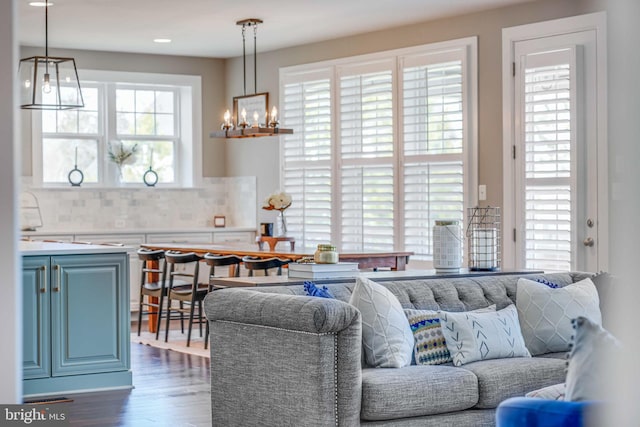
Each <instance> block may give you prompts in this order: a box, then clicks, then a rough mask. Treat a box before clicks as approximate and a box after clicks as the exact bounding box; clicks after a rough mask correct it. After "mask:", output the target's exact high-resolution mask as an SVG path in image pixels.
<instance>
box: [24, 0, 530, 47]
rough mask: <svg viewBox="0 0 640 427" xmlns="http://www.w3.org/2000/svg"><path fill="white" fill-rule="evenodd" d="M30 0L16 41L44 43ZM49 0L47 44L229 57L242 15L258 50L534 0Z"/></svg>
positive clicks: (39, 13) (38, 11)
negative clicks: (250, 21) (253, 23)
mask: <svg viewBox="0 0 640 427" xmlns="http://www.w3.org/2000/svg"><path fill="white" fill-rule="evenodd" d="M29 1H31V0H19V3H20V8H19V40H20V44H21V45H25V46H42V47H43V48H44V39H45V32H44V8H42V7H32V6H29V5H28V3H29ZM50 1H51V2H53V6H51V7H49V47H58V48H73V49H88V50H105V51H117V52H138V53H152V54H168V55H186V56H203V57H215V58H228V57H233V56H239V55H241V54H242V36H241V30H240V27H239V26H237V25H236V21H238V20H241V19H246V18H259V19H262V20H263V21H264V24H262V25H260V26H259V27H258V52H264V51H269V50H274V49H279V48H284V47H290V46H295V45H300V44H306V43H311V42H316V41H322V40H329V39H334V38H338V37H343V36H348V35H353V34H360V33H366V32H370V31H375V30H381V29H385V28H392V27H398V26H402V25H406V24H412V23H416V22H423V21H427V20H431V19H437V18H442V17H446V16H452V15H459V14H463V13H469V12H475V11H479V10H485V9H492V8H497V7H501V6H505V5H509V4H515V3H525V2H527V1H532V0H235V1H229V0H227V1H224V0H50ZM247 36H248V37H253V31H252V30H251V31H250V32H249V34H247ZM159 37H166V38H170V39H172V43H170V44H158V43H154V42H153V39H154V38H159ZM247 49H250V51H251V50H253V42H252V40H247ZM250 51H249V52H250Z"/></svg>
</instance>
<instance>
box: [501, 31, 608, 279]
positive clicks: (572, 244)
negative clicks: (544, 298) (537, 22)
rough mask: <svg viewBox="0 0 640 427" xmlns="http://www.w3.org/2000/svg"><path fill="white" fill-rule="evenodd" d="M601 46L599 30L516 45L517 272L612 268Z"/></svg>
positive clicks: (514, 170)
mask: <svg viewBox="0 0 640 427" xmlns="http://www.w3.org/2000/svg"><path fill="white" fill-rule="evenodd" d="M597 47H598V43H597V31H596V30H595V29H594V30H584V31H576V32H571V33H569V34H562V35H554V36H547V37H539V38H530V39H527V40H521V41H516V42H514V43H513V79H512V84H513V104H512V109H513V111H512V116H511V117H512V119H513V126H512V129H513V135H512V136H513V138H512V144H513V147H512V156H511V157H512V159H511V160H512V162H513V166H512V168H511V169H510V170H511V171H512V173H513V187H512V191H513V194H512V198H511V200H512V203H513V206H514V208H513V210H512V212H511V215H512V217H511V221H512V222H511V224H512V225H513V242H510V245H512V249H513V252H512V254H513V266H514V267H517V268H531V269H542V270H545V271H568V270H582V271H598V270H600V269H603V268H606V264H607V259H606V249H607V239H606V218H601V216H603V212H605V211H606V203H607V202H606V200H607V199H606V186H603V182H604V183H606V177H605V176H604V174H605V173H606V170H604V171H599V163H600V166H602V162H601V161H600V162H599V156H604V159H606V152H603V147H604V145H603V144H602V141H601V139H603V137H602V136H601V135H602V132H601V131H602V129H599V126H602V121H601V118H599V113H600V114H601V115H606V111H602V109H603V107H604V106H605V104H604V103H602V104H599V103H600V99H601V98H602V96H603V94H602V93H601V92H600V91H599V88H598V83H599V78H600V79H601V78H602V76H598V70H599V67H598V55H597ZM599 109H601V110H600V111H599ZM605 123H606V122H605ZM605 148H606V147H605ZM600 168H601V167H600ZM506 173H508V172H506ZM603 192H604V193H605V194H601V193H603ZM600 225H601V226H600ZM508 231H510V230H505V232H508Z"/></svg>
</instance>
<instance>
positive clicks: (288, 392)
mask: <svg viewBox="0 0 640 427" xmlns="http://www.w3.org/2000/svg"><path fill="white" fill-rule="evenodd" d="M588 276H589V274H587V273H554V274H543V275H528V276H527V277H529V278H536V277H543V278H545V279H547V280H550V281H552V282H554V283H558V284H560V285H561V286H566V285H567V284H570V283H573V282H576V281H579V280H582V279H584V278H586V277H588ZM518 277H519V276H512V275H503V276H482V277H468V278H438V279H421V280H407V281H387V282H380V283H381V284H382V285H384V286H386V287H387V288H388V289H389V290H390V291H391V292H392V293H393V294H394V295H396V296H397V297H398V299H399V301H400V303H401V304H402V305H403V307H404V308H415V309H430V310H437V309H442V310H447V311H468V310H475V309H478V308H482V307H487V306H489V305H491V304H496V305H497V309H502V308H504V307H506V306H507V305H509V304H512V303H514V302H515V298H516V283H517V280H518ZM353 285H354V284H353V283H343V284H330V285H327V287H328V288H329V289H330V291H331V292H332V293H333V295H335V296H336V299H335V300H332V299H324V298H317V297H307V296H304V295H305V292H304V289H303V288H302V286H276V287H263V288H244V289H240V288H236V289H224V290H220V291H216V292H213V293H211V294H209V295H208V296H207V298H206V299H205V312H206V315H207V318H208V319H209V326H210V334H211V405H212V424H213V425H214V426H246V427H248V426H331V425H336V426H359V425H366V426H382V425H384V426H388V425H389V426H390V425H393V426H456V427H463V426H473V427H477V426H492V425H494V424H495V420H494V419H495V418H494V417H495V415H494V414H495V408H496V407H497V406H498V404H499V403H500V402H501V401H503V400H505V399H507V398H509V397H513V396H523V395H524V394H526V393H527V392H529V391H532V390H536V389H539V388H542V387H545V386H549V385H553V384H557V383H560V382H563V381H564V377H565V374H564V370H565V353H554V354H546V355H543V356H538V357H533V358H513V359H496V360H485V361H479V362H473V363H469V364H466V365H464V366H463V367H454V366H453V365H451V364H447V365H438V366H421V365H418V366H416V365H412V366H409V367H406V368H401V369H375V368H367V367H366V366H363V362H362V356H361V346H362V344H361V333H362V330H361V319H360V312H359V311H358V310H357V309H355V308H354V307H352V306H350V305H349V304H348V303H347V302H348V301H349V297H350V296H351V290H352V288H353Z"/></svg>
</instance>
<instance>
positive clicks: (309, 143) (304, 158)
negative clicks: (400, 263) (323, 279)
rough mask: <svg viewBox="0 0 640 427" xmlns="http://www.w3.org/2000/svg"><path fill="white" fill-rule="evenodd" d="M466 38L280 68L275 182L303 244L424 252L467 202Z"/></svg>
mask: <svg viewBox="0 0 640 427" xmlns="http://www.w3.org/2000/svg"><path fill="white" fill-rule="evenodd" d="M475 58H476V39H475V38H469V39H463V40H456V41H451V42H445V43H438V44H434V45H426V46H420V47H416V48H410V49H402V50H398V51H392V52H384V53H380V54H375V55H367V56H364V57H356V58H349V59H343V60H337V61H331V62H327V63H322V64H313V65H309V66H297V67H290V68H286V69H283V70H281V99H282V100H283V112H282V116H283V117H282V119H283V122H284V123H285V125H286V126H287V127H291V128H293V129H294V134H293V135H287V136H285V137H284V138H282V140H283V150H282V153H283V162H282V164H283V172H282V177H283V187H284V189H285V190H286V191H287V192H289V193H290V194H291V195H292V197H293V200H294V203H293V205H292V206H291V208H289V210H288V224H289V231H290V232H291V233H292V234H293V235H295V237H296V239H300V240H301V242H302V244H303V245H306V246H313V245H315V244H318V243H325V242H327V241H331V242H333V243H335V244H337V245H338V247H339V249H340V250H342V251H368V250H371V251H375V250H386V251H389V250H407V251H413V252H414V253H415V254H416V255H415V257H413V259H415V260H430V259H431V257H432V229H433V225H434V222H435V220H438V219H455V220H459V221H463V220H464V212H465V207H468V206H474V205H475V191H474V190H473V189H474V188H475V183H476V178H475V170H476V167H475V162H476V160H475V145H476V135H475V128H476V125H475V120H476V119H475V117H476V107H475V105H476V92H477V90H476V74H475V70H476V59H475Z"/></svg>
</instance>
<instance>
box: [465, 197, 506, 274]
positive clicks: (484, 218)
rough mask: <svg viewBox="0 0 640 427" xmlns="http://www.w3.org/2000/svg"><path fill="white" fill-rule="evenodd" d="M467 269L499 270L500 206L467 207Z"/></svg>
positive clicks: (500, 243)
mask: <svg viewBox="0 0 640 427" xmlns="http://www.w3.org/2000/svg"><path fill="white" fill-rule="evenodd" d="M467 215H468V220H469V222H468V225H467V232H466V236H467V243H468V245H467V247H468V249H469V270H475V271H478V270H485V271H497V270H500V258H501V254H500V248H501V247H502V241H501V240H502V239H501V235H500V230H501V224H500V208H496V207H486V208H479V207H475V208H467Z"/></svg>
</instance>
